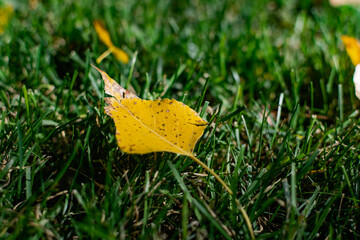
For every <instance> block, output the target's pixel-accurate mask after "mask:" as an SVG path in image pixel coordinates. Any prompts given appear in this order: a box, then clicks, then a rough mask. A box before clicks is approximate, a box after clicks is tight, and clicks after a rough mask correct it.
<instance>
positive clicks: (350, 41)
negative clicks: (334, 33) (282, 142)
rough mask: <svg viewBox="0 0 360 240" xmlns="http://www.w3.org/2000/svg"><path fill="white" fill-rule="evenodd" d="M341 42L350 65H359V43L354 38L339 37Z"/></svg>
mask: <svg viewBox="0 0 360 240" xmlns="http://www.w3.org/2000/svg"><path fill="white" fill-rule="evenodd" d="M341 40H342V41H343V43H344V44H345V48H346V52H347V54H348V55H349V57H350V59H351V61H352V63H353V64H354V65H355V66H356V65H358V64H359V63H360V43H359V41H358V40H357V39H356V38H353V37H349V36H341Z"/></svg>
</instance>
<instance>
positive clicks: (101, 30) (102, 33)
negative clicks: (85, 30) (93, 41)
mask: <svg viewBox="0 0 360 240" xmlns="http://www.w3.org/2000/svg"><path fill="white" fill-rule="evenodd" d="M94 27H95V31H96V33H97V35H98V36H99V38H100V40H101V41H102V42H103V43H104V44H105V45H106V46H108V48H111V47H112V46H113V45H114V44H113V43H112V41H111V37H110V34H109V32H108V31H107V30H106V28H105V27H104V26H103V25H102V23H101V22H100V21H94Z"/></svg>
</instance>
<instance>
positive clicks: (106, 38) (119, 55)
mask: <svg viewBox="0 0 360 240" xmlns="http://www.w3.org/2000/svg"><path fill="white" fill-rule="evenodd" d="M94 27H95V31H96V33H97V35H98V37H99V39H100V41H102V42H103V43H104V44H105V45H106V46H107V47H108V48H109V49H108V50H107V51H105V52H104V53H103V54H101V55H100V57H98V58H97V59H96V62H97V63H100V62H101V61H102V60H103V59H104V58H106V57H107V56H108V55H109V54H110V53H112V54H114V56H115V57H116V59H118V60H120V61H122V62H123V63H128V62H129V56H128V55H127V54H126V53H125V52H124V51H123V50H121V49H120V48H118V47H116V46H115V45H114V44H113V42H112V41H111V37H110V34H109V32H108V31H107V29H106V28H105V27H104V26H103V24H102V23H101V22H100V21H94Z"/></svg>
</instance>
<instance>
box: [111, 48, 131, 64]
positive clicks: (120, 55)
mask: <svg viewBox="0 0 360 240" xmlns="http://www.w3.org/2000/svg"><path fill="white" fill-rule="evenodd" d="M110 49H111V50H112V53H113V54H114V56H115V57H116V59H117V60H120V61H122V62H123V63H128V62H129V56H128V55H127V54H126V53H125V52H124V51H123V50H121V49H120V48H118V47H115V46H112V47H111V48H110Z"/></svg>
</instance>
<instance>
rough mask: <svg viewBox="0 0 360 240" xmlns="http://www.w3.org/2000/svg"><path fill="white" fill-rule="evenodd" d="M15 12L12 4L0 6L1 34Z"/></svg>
mask: <svg viewBox="0 0 360 240" xmlns="http://www.w3.org/2000/svg"><path fill="white" fill-rule="evenodd" d="M13 13H14V9H13V7H12V6H10V5H7V6H4V7H2V8H0V34H2V33H3V32H4V31H5V29H6V27H7V25H8V24H9V21H10V18H11V16H12V15H13Z"/></svg>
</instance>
